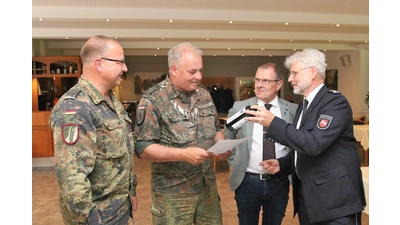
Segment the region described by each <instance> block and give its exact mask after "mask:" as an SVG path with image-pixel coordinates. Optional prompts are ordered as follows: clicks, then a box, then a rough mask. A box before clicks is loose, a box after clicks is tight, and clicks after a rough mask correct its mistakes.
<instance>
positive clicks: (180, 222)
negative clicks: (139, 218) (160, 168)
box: [150, 186, 222, 225]
mask: <svg viewBox="0 0 400 225" xmlns="http://www.w3.org/2000/svg"><path fill="white" fill-rule="evenodd" d="M152 197H153V204H152V206H151V209H150V211H151V213H152V218H153V224H154V225H210V224H212V225H222V210H221V204H220V199H219V196H218V191H217V187H216V186H214V187H213V188H211V190H206V189H204V190H203V191H202V192H200V193H199V194H169V193H153V196H152Z"/></svg>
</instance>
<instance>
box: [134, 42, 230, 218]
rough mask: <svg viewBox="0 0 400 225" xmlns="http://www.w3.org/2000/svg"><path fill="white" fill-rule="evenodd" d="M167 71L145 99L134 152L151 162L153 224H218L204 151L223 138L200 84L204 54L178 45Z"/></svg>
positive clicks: (187, 45)
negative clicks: (162, 79)
mask: <svg viewBox="0 0 400 225" xmlns="http://www.w3.org/2000/svg"><path fill="white" fill-rule="evenodd" d="M168 66H169V74H168V76H167V78H166V79H165V80H164V81H162V82H160V83H159V84H157V85H155V86H153V87H152V88H150V89H149V90H148V91H146V93H145V94H144V95H143V96H142V99H141V100H140V102H139V104H138V110H137V116H136V129H135V140H136V141H135V151H136V153H137V155H138V157H140V158H142V159H148V160H151V161H153V163H152V165H151V169H152V170H151V173H152V178H151V187H152V199H153V204H152V207H151V209H150V211H151V213H152V217H153V224H157V225H192V224H196V225H210V224H212V225H219V224H222V211H221V205H220V202H219V196H218V192H217V185H216V179H215V173H214V170H213V166H212V153H209V152H207V151H206V150H207V149H208V148H210V147H211V146H212V145H214V143H216V142H217V141H219V140H222V139H225V136H224V134H223V132H222V131H221V128H220V127H219V120H218V114H217V110H216V108H215V105H214V104H213V101H212V98H211V96H210V94H209V91H208V90H207V89H206V88H205V87H203V86H201V85H200V84H199V82H200V80H201V78H202V68H203V61H202V51H201V50H200V49H198V48H197V47H195V46H193V45H191V44H190V43H182V44H180V45H177V46H174V47H172V48H171V49H170V50H169V52H168ZM230 153H231V150H229V151H228V152H227V153H226V154H225V153H223V154H219V155H217V157H218V158H219V159H221V160H225V159H226V158H227V157H228V156H229V155H230Z"/></svg>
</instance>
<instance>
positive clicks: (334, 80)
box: [325, 69, 338, 90]
mask: <svg viewBox="0 0 400 225" xmlns="http://www.w3.org/2000/svg"><path fill="white" fill-rule="evenodd" d="M325 85H326V86H327V87H328V88H329V89H330V90H337V89H338V70H337V69H333V70H326V71H325Z"/></svg>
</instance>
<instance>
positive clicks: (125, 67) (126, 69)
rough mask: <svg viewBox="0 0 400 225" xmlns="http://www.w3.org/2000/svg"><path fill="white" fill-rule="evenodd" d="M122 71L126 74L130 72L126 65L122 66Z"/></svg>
mask: <svg viewBox="0 0 400 225" xmlns="http://www.w3.org/2000/svg"><path fill="white" fill-rule="evenodd" d="M122 71H124V72H128V66H127V65H126V64H125V63H124V65H123V66H122Z"/></svg>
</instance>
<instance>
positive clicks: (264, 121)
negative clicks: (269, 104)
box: [244, 105, 275, 127]
mask: <svg viewBox="0 0 400 225" xmlns="http://www.w3.org/2000/svg"><path fill="white" fill-rule="evenodd" d="M250 108H252V109H256V110H257V111H253V110H245V111H244V112H245V113H247V114H251V115H254V117H245V118H244V119H245V120H247V121H250V122H254V123H259V124H261V125H262V126H264V127H269V125H270V124H271V122H272V120H273V119H274V117H275V116H274V114H272V113H271V112H270V111H269V110H267V109H266V108H265V107H262V106H259V105H253V106H251V107H250Z"/></svg>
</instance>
